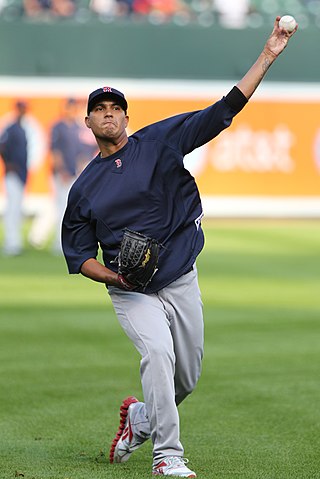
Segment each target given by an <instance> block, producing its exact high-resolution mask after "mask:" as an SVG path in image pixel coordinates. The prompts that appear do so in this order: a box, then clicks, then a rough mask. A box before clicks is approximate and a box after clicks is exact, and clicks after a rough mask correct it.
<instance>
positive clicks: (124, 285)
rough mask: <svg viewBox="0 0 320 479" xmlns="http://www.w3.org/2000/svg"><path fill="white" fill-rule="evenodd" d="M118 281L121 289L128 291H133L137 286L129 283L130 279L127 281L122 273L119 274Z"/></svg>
mask: <svg viewBox="0 0 320 479" xmlns="http://www.w3.org/2000/svg"><path fill="white" fill-rule="evenodd" d="M117 283H118V284H117V286H119V287H120V288H121V289H125V290H126V291H132V290H133V289H134V288H135V286H134V285H133V284H131V283H129V281H127V280H126V278H125V277H124V276H123V275H122V274H118V276H117Z"/></svg>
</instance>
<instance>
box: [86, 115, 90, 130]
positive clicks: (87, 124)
mask: <svg viewBox="0 0 320 479" xmlns="http://www.w3.org/2000/svg"><path fill="white" fill-rule="evenodd" d="M84 122H85V124H86V126H87V128H90V129H91V126H90V118H89V117H88V116H86V117H85V119H84Z"/></svg>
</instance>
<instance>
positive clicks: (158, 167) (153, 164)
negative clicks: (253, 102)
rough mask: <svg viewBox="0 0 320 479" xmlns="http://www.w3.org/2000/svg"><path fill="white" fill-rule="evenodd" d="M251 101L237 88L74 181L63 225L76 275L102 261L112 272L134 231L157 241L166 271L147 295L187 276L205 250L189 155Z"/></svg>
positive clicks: (157, 126)
mask: <svg viewBox="0 0 320 479" xmlns="http://www.w3.org/2000/svg"><path fill="white" fill-rule="evenodd" d="M246 102H247V99H246V98H245V96H244V95H243V94H242V93H241V92H240V90H238V89H237V88H236V87H234V88H233V89H232V90H231V92H230V93H229V94H228V95H227V96H226V97H224V98H222V100H220V101H218V102H216V103H215V104H214V105H211V106H210V107H208V108H206V109H204V110H199V111H195V112H191V113H184V114H181V115H177V116H174V117H171V118H168V119H165V120H162V121H160V122H157V123H154V124H152V125H149V126H147V127H145V128H142V129H141V130H139V131H138V132H136V133H134V134H133V135H132V136H130V137H129V139H128V143H127V144H126V145H125V146H124V147H123V148H122V149H121V150H119V151H117V152H116V153H114V154H113V155H111V156H108V157H107V158H101V157H100V155H98V156H97V157H96V158H94V159H93V160H92V161H91V162H90V163H89V165H88V166H87V167H86V169H85V170H84V171H83V172H82V173H81V175H80V176H79V178H78V179H77V180H76V181H75V183H74V184H73V186H72V188H71V191H70V194H69V199H68V205H67V209H66V212H65V215H64V219H63V225H62V244H63V250H64V254H65V258H66V261H67V264H68V269H69V273H79V272H80V269H81V265H82V264H83V263H84V262H85V261H86V260H88V259H89V258H96V256H97V253H98V246H99V245H100V247H101V249H102V253H103V261H104V264H105V266H106V267H107V268H109V269H111V270H113V271H115V272H116V271H117V264H116V263H112V261H113V260H114V259H115V258H116V256H117V255H118V252H119V247H120V242H121V239H122V236H123V229H124V228H125V227H128V228H130V229H132V230H135V231H138V232H139V233H143V234H146V235H147V236H150V237H153V238H155V239H157V240H158V241H159V242H160V243H161V244H162V245H163V247H162V248H161V251H160V257H159V265H158V266H159V269H158V271H157V273H156V274H155V276H154V277H153V279H152V281H151V283H149V285H148V286H147V288H146V290H145V293H147V294H148V293H153V292H156V291H159V290H160V289H162V288H164V287H165V286H167V285H168V284H170V283H172V282H173V281H175V280H176V279H178V278H179V277H180V276H181V275H182V274H184V273H186V272H187V271H188V270H189V269H190V268H191V266H192V265H193V263H194V262H195V260H196V258H197V256H198V254H199V253H200V251H201V250H202V248H203V245H204V235H203V231H202V229H201V221H200V220H201V217H202V214H203V213H202V206H201V200H200V196H199V192H198V188H197V185H196V182H195V180H194V178H193V176H192V175H191V174H190V173H189V171H188V170H186V169H185V168H184V165H183V157H184V156H185V155H186V154H188V153H190V152H191V151H193V150H194V149H195V148H198V147H200V146H202V145H203V144H205V143H207V142H208V141H210V140H211V139H213V138H214V137H215V136H217V135H218V134H219V133H220V132H221V131H222V130H224V129H225V128H227V127H228V126H229V125H230V124H231V121H232V118H233V117H234V116H235V115H236V114H237V113H238V112H239V111H240V110H241V109H242V108H243V106H244V105H245V104H246Z"/></svg>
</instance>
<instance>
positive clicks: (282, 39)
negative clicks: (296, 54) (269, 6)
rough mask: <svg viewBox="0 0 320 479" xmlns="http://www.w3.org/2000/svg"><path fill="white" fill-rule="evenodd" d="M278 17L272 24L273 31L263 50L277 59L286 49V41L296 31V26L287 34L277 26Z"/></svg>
mask: <svg viewBox="0 0 320 479" xmlns="http://www.w3.org/2000/svg"><path fill="white" fill-rule="evenodd" d="M280 18H281V17H280V16H278V17H277V18H276V20H275V22H274V26H273V30H272V33H271V35H270V37H269V38H268V40H267V43H266V44H265V47H264V48H265V50H268V51H269V52H270V53H271V54H272V55H273V56H274V57H278V56H279V55H280V53H281V52H283V50H284V49H285V48H286V46H287V44H288V41H289V40H290V38H291V37H292V35H294V34H295V32H296V31H297V29H298V25H296V28H295V29H294V30H293V31H292V32H288V31H286V30H284V29H283V28H281V27H280V26H279V20H280Z"/></svg>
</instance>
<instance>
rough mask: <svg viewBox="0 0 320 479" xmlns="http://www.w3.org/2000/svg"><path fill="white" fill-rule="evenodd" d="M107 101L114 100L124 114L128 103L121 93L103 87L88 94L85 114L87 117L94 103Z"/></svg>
mask: <svg viewBox="0 0 320 479" xmlns="http://www.w3.org/2000/svg"><path fill="white" fill-rule="evenodd" d="M108 99H111V100H115V101H116V102H117V103H118V105H120V106H121V108H122V109H123V110H124V111H125V112H126V111H127V109H128V103H127V100H126V99H125V97H124V94H123V93H121V91H119V90H116V89H115V88H111V87H110V86H104V87H102V88H98V89H97V90H94V91H93V92H92V93H90V95H89V98H88V107H87V114H88V115H89V113H90V111H91V110H92V109H93V107H94V105H95V104H96V103H98V102H99V101H102V100H108Z"/></svg>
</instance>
